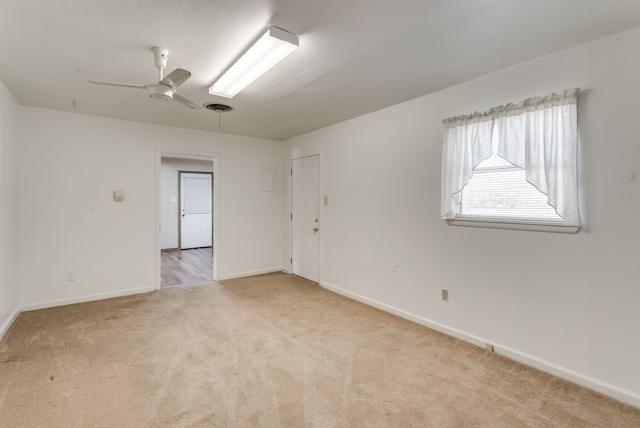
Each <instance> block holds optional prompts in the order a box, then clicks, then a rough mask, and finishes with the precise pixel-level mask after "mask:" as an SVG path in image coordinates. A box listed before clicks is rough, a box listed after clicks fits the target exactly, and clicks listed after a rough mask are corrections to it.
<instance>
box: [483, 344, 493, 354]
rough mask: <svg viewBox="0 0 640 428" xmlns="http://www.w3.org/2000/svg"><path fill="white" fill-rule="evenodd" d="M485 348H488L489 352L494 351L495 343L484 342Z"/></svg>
mask: <svg viewBox="0 0 640 428" xmlns="http://www.w3.org/2000/svg"><path fill="white" fill-rule="evenodd" d="M484 349H486V350H487V351H489V352H493V345H492V344H490V343H485V344H484Z"/></svg>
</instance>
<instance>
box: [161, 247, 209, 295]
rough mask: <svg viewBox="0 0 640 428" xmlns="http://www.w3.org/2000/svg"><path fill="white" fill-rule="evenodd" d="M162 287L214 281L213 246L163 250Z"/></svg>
mask: <svg viewBox="0 0 640 428" xmlns="http://www.w3.org/2000/svg"><path fill="white" fill-rule="evenodd" d="M161 264H162V270H161V283H160V285H161V287H172V286H175V285H185V284H197V283H200V282H207V281H213V248H212V247H207V248H191V249H188V250H180V249H173V250H162V259H161Z"/></svg>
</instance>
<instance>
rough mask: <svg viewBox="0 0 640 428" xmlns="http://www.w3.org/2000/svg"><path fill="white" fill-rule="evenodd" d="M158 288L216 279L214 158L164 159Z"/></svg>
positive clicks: (185, 156) (160, 182) (162, 161)
mask: <svg viewBox="0 0 640 428" xmlns="http://www.w3.org/2000/svg"><path fill="white" fill-rule="evenodd" d="M159 169H160V171H159V209H158V211H159V224H160V227H159V232H160V233H159V244H160V245H159V247H160V248H159V253H160V254H159V269H158V271H159V272H158V278H157V283H156V288H161V287H175V286H181V285H188V284H197V283H203V282H210V281H214V280H215V279H216V271H217V269H216V265H215V262H214V261H215V260H216V258H217V254H216V251H215V237H214V230H215V229H214V227H213V225H214V223H215V221H214V218H215V216H214V207H215V204H214V196H215V192H214V188H215V184H214V183H215V180H214V176H215V158H212V157H201V156H193V155H178V154H171V155H168V154H162V155H161V156H160V164H159Z"/></svg>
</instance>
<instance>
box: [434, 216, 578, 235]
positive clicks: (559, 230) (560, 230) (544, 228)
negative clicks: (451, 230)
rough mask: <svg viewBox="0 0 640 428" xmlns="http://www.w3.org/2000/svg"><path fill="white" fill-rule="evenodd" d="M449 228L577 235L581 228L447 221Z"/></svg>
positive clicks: (463, 220)
mask: <svg viewBox="0 0 640 428" xmlns="http://www.w3.org/2000/svg"><path fill="white" fill-rule="evenodd" d="M446 221H447V224H448V225H449V226H464V227H482V228H489V229H508V230H527V231H531V232H552V233H577V232H578V230H580V226H570V225H567V224H548V223H546V224H545V223H527V222H524V221H518V220H502V219H496V220H491V219H482V220H475V219H460V218H457V219H447V220H446Z"/></svg>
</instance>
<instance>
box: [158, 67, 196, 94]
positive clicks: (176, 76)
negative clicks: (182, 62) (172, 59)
mask: <svg viewBox="0 0 640 428" xmlns="http://www.w3.org/2000/svg"><path fill="white" fill-rule="evenodd" d="M189 77H191V72H189V71H187V70H184V69H182V68H176V69H175V70H173V71H172V72H171V73H169V74H168V75H167V76H165V78H164V79H162V80H161V81H160V84H161V85H166V86H170V87H172V88H173V89H175V88H177V87H178V86H180V85H182V84H183V83H184V82H185V81H186V80H187V79H188V78H189Z"/></svg>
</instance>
